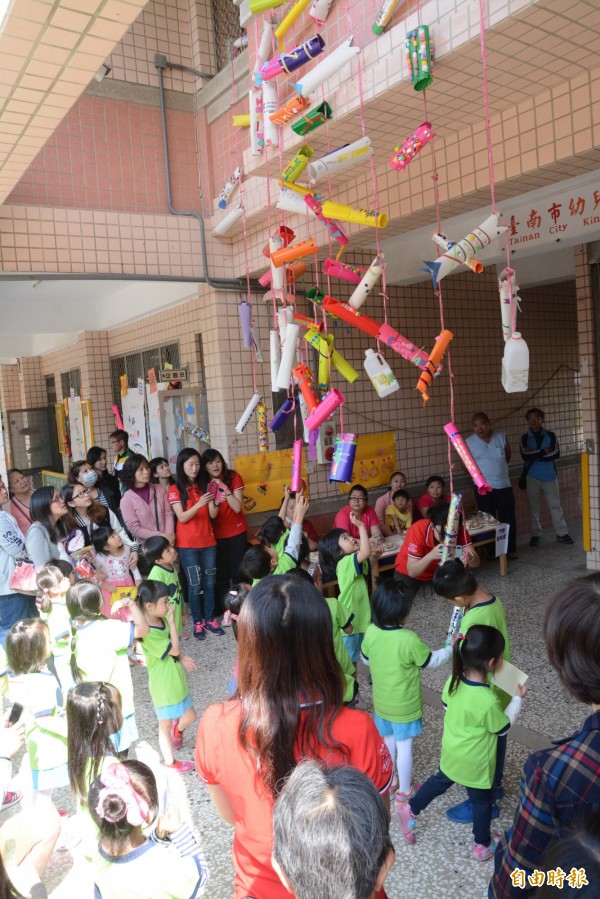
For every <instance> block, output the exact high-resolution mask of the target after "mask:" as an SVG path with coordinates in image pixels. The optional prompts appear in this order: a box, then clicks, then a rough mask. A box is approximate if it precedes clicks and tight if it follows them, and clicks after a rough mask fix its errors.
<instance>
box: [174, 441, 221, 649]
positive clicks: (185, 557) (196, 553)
mask: <svg viewBox="0 0 600 899" xmlns="http://www.w3.org/2000/svg"><path fill="white" fill-rule="evenodd" d="M199 474H200V454H199V453H198V450H195V449H192V447H188V448H187V449H183V450H181V452H180V453H179V455H178V456H177V466H176V472H175V483H174V484H173V485H172V486H171V487H169V493H168V498H169V502H170V504H171V508H172V509H173V512H174V513H175V518H176V519H177V521H176V524H175V546H176V547H177V552H178V553H179V558H180V559H181V566H182V568H183V570H184V572H185V577H186V580H187V582H188V601H189V604H190V609H191V612H192V618H193V619H194V637H195V638H196V640H204V639H205V638H206V631H210V632H211V634H215V636H219V637H220V636H222V635H223V634H224V633H225V631H224V630H223V628H222V627H221V626H220V625H219V622H218V620H217V619H216V618H215V583H216V573H217V541H216V538H215V535H214V532H213V526H212V520H213V518H216V517H217V512H218V509H217V507H216V505H215V500H214V496H213V494H212V493H209V492H208V491H207V492H203V491H202V488H201V486H200V482H199V481H198V476H199Z"/></svg>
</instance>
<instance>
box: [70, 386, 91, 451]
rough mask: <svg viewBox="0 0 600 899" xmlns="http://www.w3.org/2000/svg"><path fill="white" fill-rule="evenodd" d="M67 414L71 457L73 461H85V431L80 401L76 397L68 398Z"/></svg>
mask: <svg viewBox="0 0 600 899" xmlns="http://www.w3.org/2000/svg"><path fill="white" fill-rule="evenodd" d="M67 408H68V412H69V440H70V444H71V456H72V457H73V459H85V456H86V453H87V447H86V445H85V429H84V425H83V415H82V413H81V400H80V399H79V397H78V396H70V397H69V398H68V400H67Z"/></svg>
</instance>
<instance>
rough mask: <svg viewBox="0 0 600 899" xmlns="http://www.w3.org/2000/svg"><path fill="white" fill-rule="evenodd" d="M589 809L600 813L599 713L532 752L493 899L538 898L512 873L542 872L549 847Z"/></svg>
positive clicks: (499, 855) (492, 887)
mask: <svg viewBox="0 0 600 899" xmlns="http://www.w3.org/2000/svg"><path fill="white" fill-rule="evenodd" d="M584 810H588V811H595V812H596V814H599V815H600V712H595V713H594V714H593V715H590V716H589V718H586V720H585V721H584V723H583V727H582V728H581V730H580V731H578V732H577V733H575V734H573V736H571V737H567V738H566V739H564V740H557V741H556V742H554V743H553V748H552V749H542V750H541V751H540V752H533V753H532V754H531V755H530V756H529V758H528V759H527V761H526V762H525V767H524V769H523V776H522V778H521V798H520V802H519V805H518V807H517V810H516V812H515V817H514V821H513V823H512V827H511V828H510V830H509V831H508V832H507V833H506V834H505V836H504V839H503V842H502V845H501V847H500V848H499V849H498V851H497V852H496V857H495V860H494V864H495V871H494V875H493V877H492V879H491V881H490V886H489V890H488V899H512V897H515V899H516V897H517V896H518V897H519V899H526V897H532V896H534V895H535V893H536V889H535V888H534V887H531V886H530V887H525V888H523V887H520V886H516V885H513V881H512V880H511V872H513V871H514V870H515V869H516V868H520V869H522V870H524V871H525V875H526V877H527V876H528V875H529V874H532V873H533V871H534V870H535V868H538V869H542V868H543V865H542V859H543V856H544V853H545V851H546V849H547V848H548V846H549V845H550V843H551V842H553V841H555V840H556V839H557V838H560V837H564V835H565V834H566V833H568V831H569V830H570V829H572V828H574V827H576V826H577V822H578V821H579V820H580V819H581V814H582V811H584ZM525 882H526V883H529V881H528V880H526V881H525Z"/></svg>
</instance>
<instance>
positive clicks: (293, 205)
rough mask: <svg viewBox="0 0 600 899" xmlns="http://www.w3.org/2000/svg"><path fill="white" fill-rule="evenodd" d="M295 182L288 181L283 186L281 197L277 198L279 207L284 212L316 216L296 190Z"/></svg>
mask: <svg viewBox="0 0 600 899" xmlns="http://www.w3.org/2000/svg"><path fill="white" fill-rule="evenodd" d="M294 187H296V185H295V184H290V183H289V182H286V186H285V187H282V188H281V192H280V194H279V198H278V200H277V208H278V209H281V210H282V212H292V213H294V214H296V215H302V216H304V217H306V214H307V213H308V215H309V216H312V217H313V218H316V215H315V213H314V212H313V211H312V209H310V208H309V207H308V206H307V205H306V203H305V202H304V197H303V196H302V195H301V194H299V193H297V192H296V191H295V190H294Z"/></svg>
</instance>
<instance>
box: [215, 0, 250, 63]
mask: <svg viewBox="0 0 600 899" xmlns="http://www.w3.org/2000/svg"><path fill="white" fill-rule="evenodd" d="M212 14H213V32H214V36H215V62H216V66H217V72H220V71H221V70H222V69H225V68H227V66H228V65H229V64H230V62H231V60H232V59H233V58H234V56H237V55H238V53H240V51H241V48H240V47H236V46H235V42H236V40H237V39H238V38H240V37H242V35H243V34H244V33H245V32H244V29H242V27H241V25H240V11H239V8H238V7H237V6H235V5H234V3H233V2H232V0H212Z"/></svg>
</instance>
